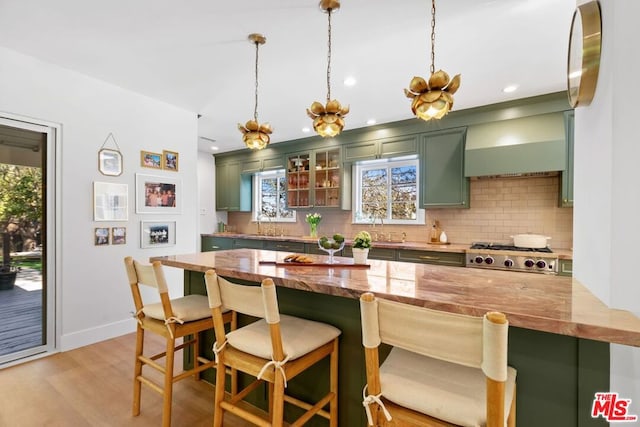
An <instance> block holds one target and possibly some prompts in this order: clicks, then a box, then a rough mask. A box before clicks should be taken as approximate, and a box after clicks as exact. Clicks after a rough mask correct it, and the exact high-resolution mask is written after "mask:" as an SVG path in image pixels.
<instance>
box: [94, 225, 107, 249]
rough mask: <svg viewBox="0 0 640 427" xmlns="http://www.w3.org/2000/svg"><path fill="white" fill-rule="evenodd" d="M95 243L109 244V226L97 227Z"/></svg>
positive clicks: (98, 244)
mask: <svg viewBox="0 0 640 427" xmlns="http://www.w3.org/2000/svg"><path fill="white" fill-rule="evenodd" d="M93 243H94V244H95V245H96V246H104V245H108V244H109V228H108V227H96V228H95V229H94V232H93Z"/></svg>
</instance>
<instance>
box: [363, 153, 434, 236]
mask: <svg viewBox="0 0 640 427" xmlns="http://www.w3.org/2000/svg"><path fill="white" fill-rule="evenodd" d="M418 170H419V168H418V159H417V157H416V156H410V157H401V158H395V159H382V160H372V161H366V162H360V163H357V164H356V165H355V166H354V181H353V182H354V191H353V194H354V196H353V197H354V210H353V212H354V217H353V222H354V223H360V224H361V223H371V222H374V221H375V222H379V221H382V222H383V223H386V224H424V210H423V209H418V182H419V179H418V178H419V177H418Z"/></svg>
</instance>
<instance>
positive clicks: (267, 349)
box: [205, 270, 341, 427]
mask: <svg viewBox="0 0 640 427" xmlns="http://www.w3.org/2000/svg"><path fill="white" fill-rule="evenodd" d="M205 282H206V285H207V293H208V295H209V305H210V306H211V314H212V316H213V320H214V328H215V332H216V342H215V344H214V353H215V354H216V359H217V362H218V364H219V365H225V366H228V367H230V368H232V369H237V370H238V371H241V372H244V373H246V374H249V375H251V376H253V377H255V378H256V380H255V381H253V382H252V383H251V384H249V385H248V386H247V387H245V388H244V389H243V390H241V391H239V392H238V393H237V395H235V396H231V397H228V396H225V392H224V372H223V371H222V370H218V371H217V373H216V375H217V377H216V391H215V409H214V420H213V425H214V426H215V427H220V426H222V423H223V417H224V413H225V411H228V412H231V413H233V414H235V415H237V416H239V417H241V418H243V419H245V420H247V421H249V422H251V423H253V424H255V425H258V426H264V427H267V426H282V425H283V411H284V403H285V402H287V403H290V404H294V405H296V406H298V407H300V408H302V409H304V410H305V411H306V412H304V413H303V414H302V415H301V416H300V417H299V418H298V419H297V420H296V421H295V422H293V423H291V424H290V425H291V426H300V425H303V424H304V423H306V422H307V421H308V420H309V419H310V418H311V417H312V416H314V415H320V416H322V417H324V418H327V419H328V420H329V425H330V426H331V427H337V425H338V336H339V335H340V333H341V331H340V330H339V329H337V328H335V327H333V326H331V325H327V324H325V323H320V322H314V321H311V320H306V319H300V318H297V317H292V316H287V315H284V314H280V313H279V311H278V300H277V296H276V287H275V285H274V283H273V280H271V279H265V280H263V281H262V286H260V287H258V286H245V285H238V284H235V283H231V282H229V281H228V280H225V279H224V278H222V277H219V276H217V275H216V273H215V272H214V271H213V270H210V271H207V272H206V274H205ZM223 306H224V307H226V308H228V309H230V310H233V311H235V312H238V313H243V314H247V315H250V316H254V317H258V318H260V319H259V320H257V321H256V322H254V323H251V324H249V325H247V326H244V327H241V328H239V329H236V330H235V331H231V332H229V333H226V332H225V329H224V325H223V321H224V320H223V317H222V311H221V310H220V308H221V307H223ZM327 356H329V357H330V374H329V378H328V379H327V380H328V381H327V382H328V393H327V394H326V395H325V396H324V397H322V398H321V399H320V400H319V401H318V402H315V403H307V402H303V401H302V400H299V399H296V398H294V397H292V396H289V395H286V394H285V389H286V387H287V381H290V380H292V379H293V378H294V377H295V376H296V375H298V374H299V373H301V372H303V371H304V370H305V369H307V368H308V367H310V366H312V365H314V364H315V363H317V362H319V361H320V360H322V359H324V358H325V357H327ZM318 380H323V379H320V378H319V379H318ZM262 382H267V383H268V384H269V387H268V389H269V415H270V419H269V420H267V419H264V418H262V417H260V416H258V415H255V414H254V413H252V412H249V411H247V410H246V409H244V408H243V407H242V406H241V403H242V402H241V400H242V399H244V397H245V396H247V394H248V393H249V392H251V391H252V390H255V389H256V388H257V387H258V386H259V385H260V384H261V383H262ZM327 405H329V410H328V411H327V410H325V409H324V408H325V407H326V406H327Z"/></svg>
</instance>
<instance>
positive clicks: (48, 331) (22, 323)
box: [0, 115, 56, 367]
mask: <svg viewBox="0 0 640 427" xmlns="http://www.w3.org/2000/svg"><path fill="white" fill-rule="evenodd" d="M55 134H56V130H55V129H54V128H51V127H49V126H46V125H42V124H37V123H29V122H27V121H21V120H15V119H13V118H8V117H3V116H1V115H0V237H1V238H0V246H1V247H2V252H1V255H2V257H1V261H0V367H1V366H2V365H3V364H6V363H9V362H13V361H15V360H18V359H21V358H25V357H29V356H32V355H35V354H38V353H43V352H46V351H50V350H52V349H53V348H55V325H54V322H55V304H54V301H55V298H54V292H55V280H54V277H55V276H54V275H52V274H50V273H51V272H52V271H53V270H55V268H54V263H53V262H52V260H53V259H55V258H54V257H53V256H52V255H53V253H52V252H54V251H52V249H53V248H54V246H52V245H51V243H52V242H50V241H49V240H50V239H51V236H52V232H53V231H54V230H55V224H54V222H53V219H54V217H55V216H54V215H53V213H54V212H53V209H52V208H51V207H52V206H53V198H52V196H53V194H52V193H53V189H54V188H55V185H54V178H53V176H54V175H53V174H52V173H51V172H52V170H53V169H54V168H53V166H54V164H53V162H50V160H52V159H54V158H55V156H53V155H52V154H53V153H55V136H56V135H55ZM50 154H51V155H50Z"/></svg>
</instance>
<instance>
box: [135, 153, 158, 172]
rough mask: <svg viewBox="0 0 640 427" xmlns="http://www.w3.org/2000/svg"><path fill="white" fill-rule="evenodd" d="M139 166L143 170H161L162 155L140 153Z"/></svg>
mask: <svg viewBox="0 0 640 427" xmlns="http://www.w3.org/2000/svg"><path fill="white" fill-rule="evenodd" d="M140 166H142V167H143V168H151V169H162V154H160V153H152V152H151V151H140Z"/></svg>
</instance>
